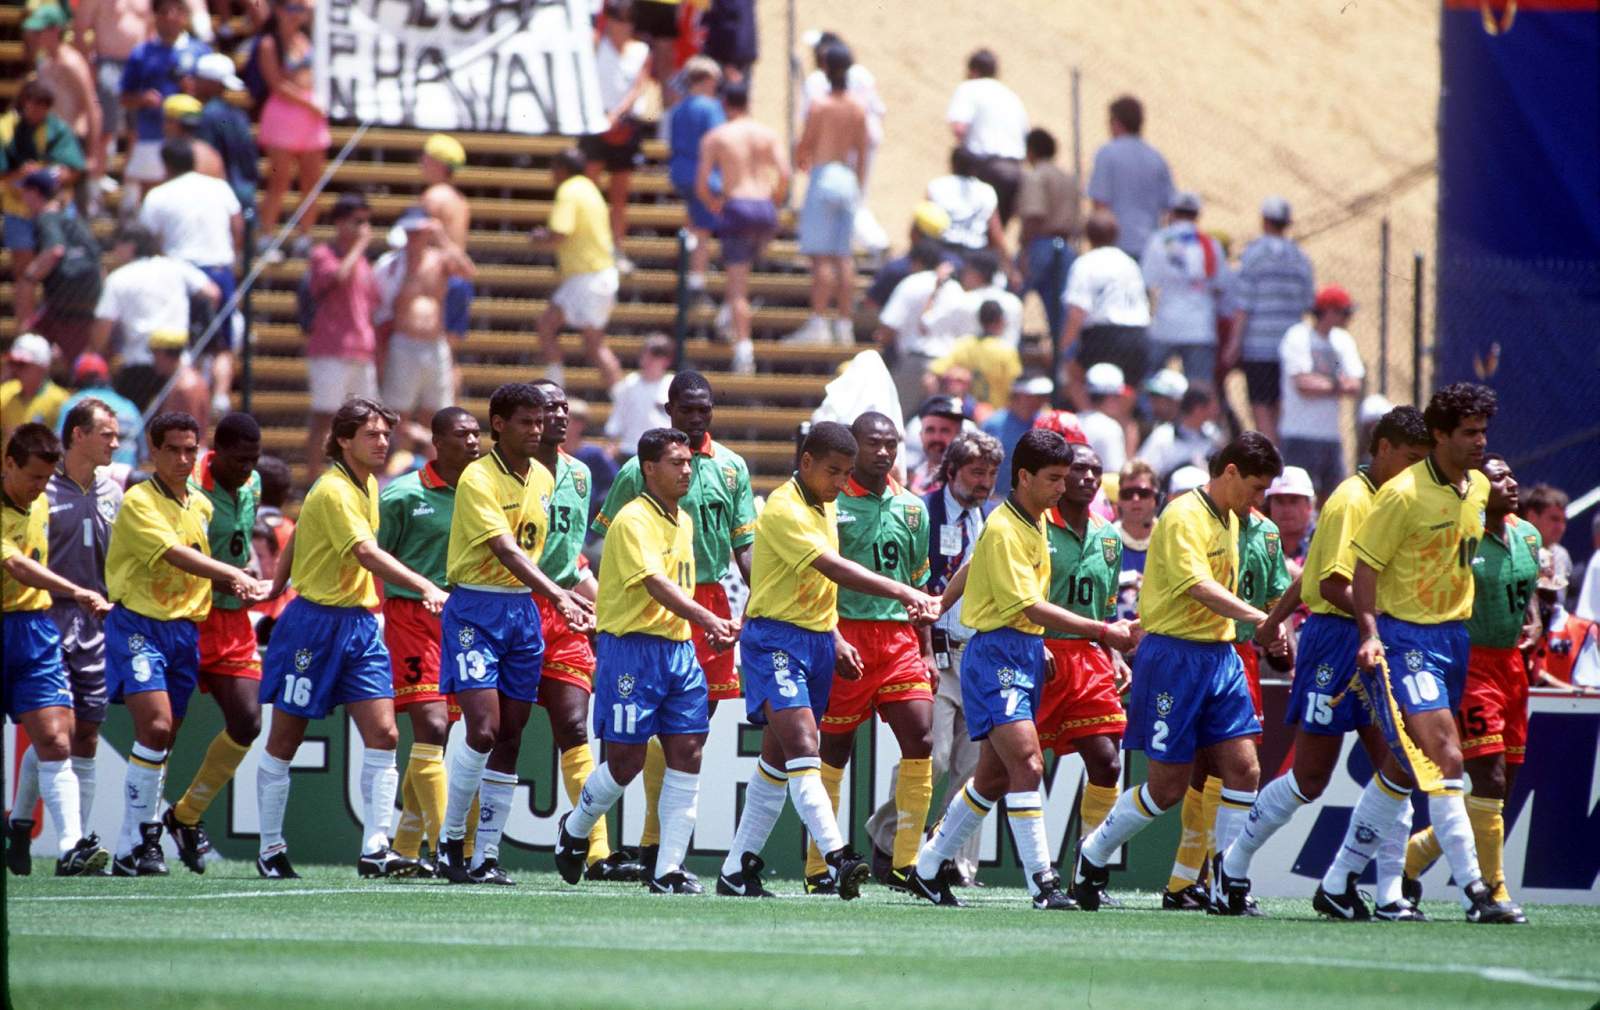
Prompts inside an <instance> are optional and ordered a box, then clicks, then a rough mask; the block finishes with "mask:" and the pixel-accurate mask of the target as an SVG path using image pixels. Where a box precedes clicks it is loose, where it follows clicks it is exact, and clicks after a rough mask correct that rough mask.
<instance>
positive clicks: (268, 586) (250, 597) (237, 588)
mask: <svg viewBox="0 0 1600 1010" xmlns="http://www.w3.org/2000/svg"><path fill="white" fill-rule="evenodd" d="M228 588H229V590H230V591H231V592H232V593H233V595H235V596H237V597H238V598H239V599H240V600H242V601H244V602H245V603H259V602H261V601H262V600H264V599H266V598H267V594H268V593H270V592H272V583H270V582H263V581H262V580H260V579H255V578H251V577H250V576H249V575H246V574H245V573H244V572H240V573H239V575H238V577H237V578H235V579H234V580H233V581H232V582H231V583H229V585H228Z"/></svg>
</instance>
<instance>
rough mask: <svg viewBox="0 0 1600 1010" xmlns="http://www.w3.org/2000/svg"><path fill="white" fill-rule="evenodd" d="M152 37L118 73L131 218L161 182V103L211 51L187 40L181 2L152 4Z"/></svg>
mask: <svg viewBox="0 0 1600 1010" xmlns="http://www.w3.org/2000/svg"><path fill="white" fill-rule="evenodd" d="M151 7H152V10H153V13H154V15H155V30H156V33H155V36H154V37H153V38H151V39H149V40H147V41H145V42H141V43H139V44H138V45H137V46H134V48H133V52H132V53H130V54H129V55H128V63H127V66H125V67H123V68H122V107H123V108H124V109H126V110H128V112H130V113H132V115H133V128H134V144H133V150H132V151H131V152H130V153H129V155H128V164H127V167H126V169H124V171H123V180H122V210H123V212H124V214H125V215H127V214H131V213H132V212H133V211H134V210H135V209H136V208H137V207H138V206H139V201H140V200H141V199H143V197H144V189H145V187H146V186H153V185H155V184H156V183H159V182H162V181H164V180H165V179H166V177H167V173H166V169H165V168H164V167H163V166H162V164H161V144H162V142H163V141H164V140H165V139H166V134H165V132H164V130H163V124H162V117H161V103H162V102H164V101H166V99H167V96H168V95H175V94H177V93H178V80H179V78H180V77H182V76H183V75H184V74H186V73H188V72H189V70H190V68H191V67H192V66H193V65H194V64H195V62H196V61H198V60H199V59H200V57H202V56H204V55H205V54H206V53H209V52H210V51H211V47H210V46H208V45H206V44H205V43H204V42H201V41H200V40H198V39H196V38H194V37H193V36H191V35H190V34H189V33H188V31H186V30H185V29H187V28H188V25H189V5H188V4H187V3H185V2H184V0H154V3H153V4H152V5H151Z"/></svg>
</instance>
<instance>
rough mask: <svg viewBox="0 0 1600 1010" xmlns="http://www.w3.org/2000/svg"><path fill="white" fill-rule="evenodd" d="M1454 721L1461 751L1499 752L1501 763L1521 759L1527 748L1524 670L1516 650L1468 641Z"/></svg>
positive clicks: (1516, 762) (1469, 755)
mask: <svg viewBox="0 0 1600 1010" xmlns="http://www.w3.org/2000/svg"><path fill="white" fill-rule="evenodd" d="M1456 725H1457V726H1458V728H1459V729H1460V730H1461V756H1462V757H1466V758H1475V757H1485V756H1487V755H1490V754H1504V755H1505V756H1506V764H1508V765H1519V764H1521V763H1522V759H1523V757H1524V756H1526V754H1527V752H1528V673H1527V670H1526V669H1525V668H1524V667H1523V665H1522V654H1521V653H1520V652H1518V651H1517V650H1516V649H1490V648H1486V647H1484V646H1481V645H1474V646H1473V647H1472V651H1471V652H1470V653H1468V655H1467V689H1466V692H1465V693H1464V694H1463V695H1462V696H1461V710H1460V711H1458V712H1457V713H1456Z"/></svg>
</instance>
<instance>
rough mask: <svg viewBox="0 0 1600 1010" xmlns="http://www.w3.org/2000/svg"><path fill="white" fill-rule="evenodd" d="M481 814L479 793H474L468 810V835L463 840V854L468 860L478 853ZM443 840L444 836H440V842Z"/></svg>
mask: <svg viewBox="0 0 1600 1010" xmlns="http://www.w3.org/2000/svg"><path fill="white" fill-rule="evenodd" d="M480 812H481V810H480V808H479V806H478V794H477V793H473V794H472V806H470V807H468V808H467V835H466V837H465V838H463V839H461V854H462V855H463V856H466V857H467V858H468V859H471V858H472V854H473V853H474V852H476V851H477V845H478V814H479V813H480ZM443 840H444V836H443V835H441V836H440V841H443Z"/></svg>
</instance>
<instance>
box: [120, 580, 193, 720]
mask: <svg viewBox="0 0 1600 1010" xmlns="http://www.w3.org/2000/svg"><path fill="white" fill-rule="evenodd" d="M199 683H200V626H199V625H198V624H196V623H194V622H193V621H158V620H156V619H155V618H153V617H146V616H144V615H143V614H136V613H134V612H133V611H131V610H129V609H128V608H127V607H124V606H121V605H118V606H115V607H112V608H111V613H110V614H108V615H107V616H106V696H107V698H108V699H109V700H110V701H113V702H123V701H125V700H126V698H127V696H128V695H130V694H141V693H143V692H145V691H165V692H167V700H168V702H169V703H170V704H171V706H172V717H173V718H174V719H182V718H183V717H184V716H185V715H186V714H187V713H188V711H189V698H190V697H191V696H192V695H193V694H194V689H195V688H196V687H197V686H198V685H199Z"/></svg>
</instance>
